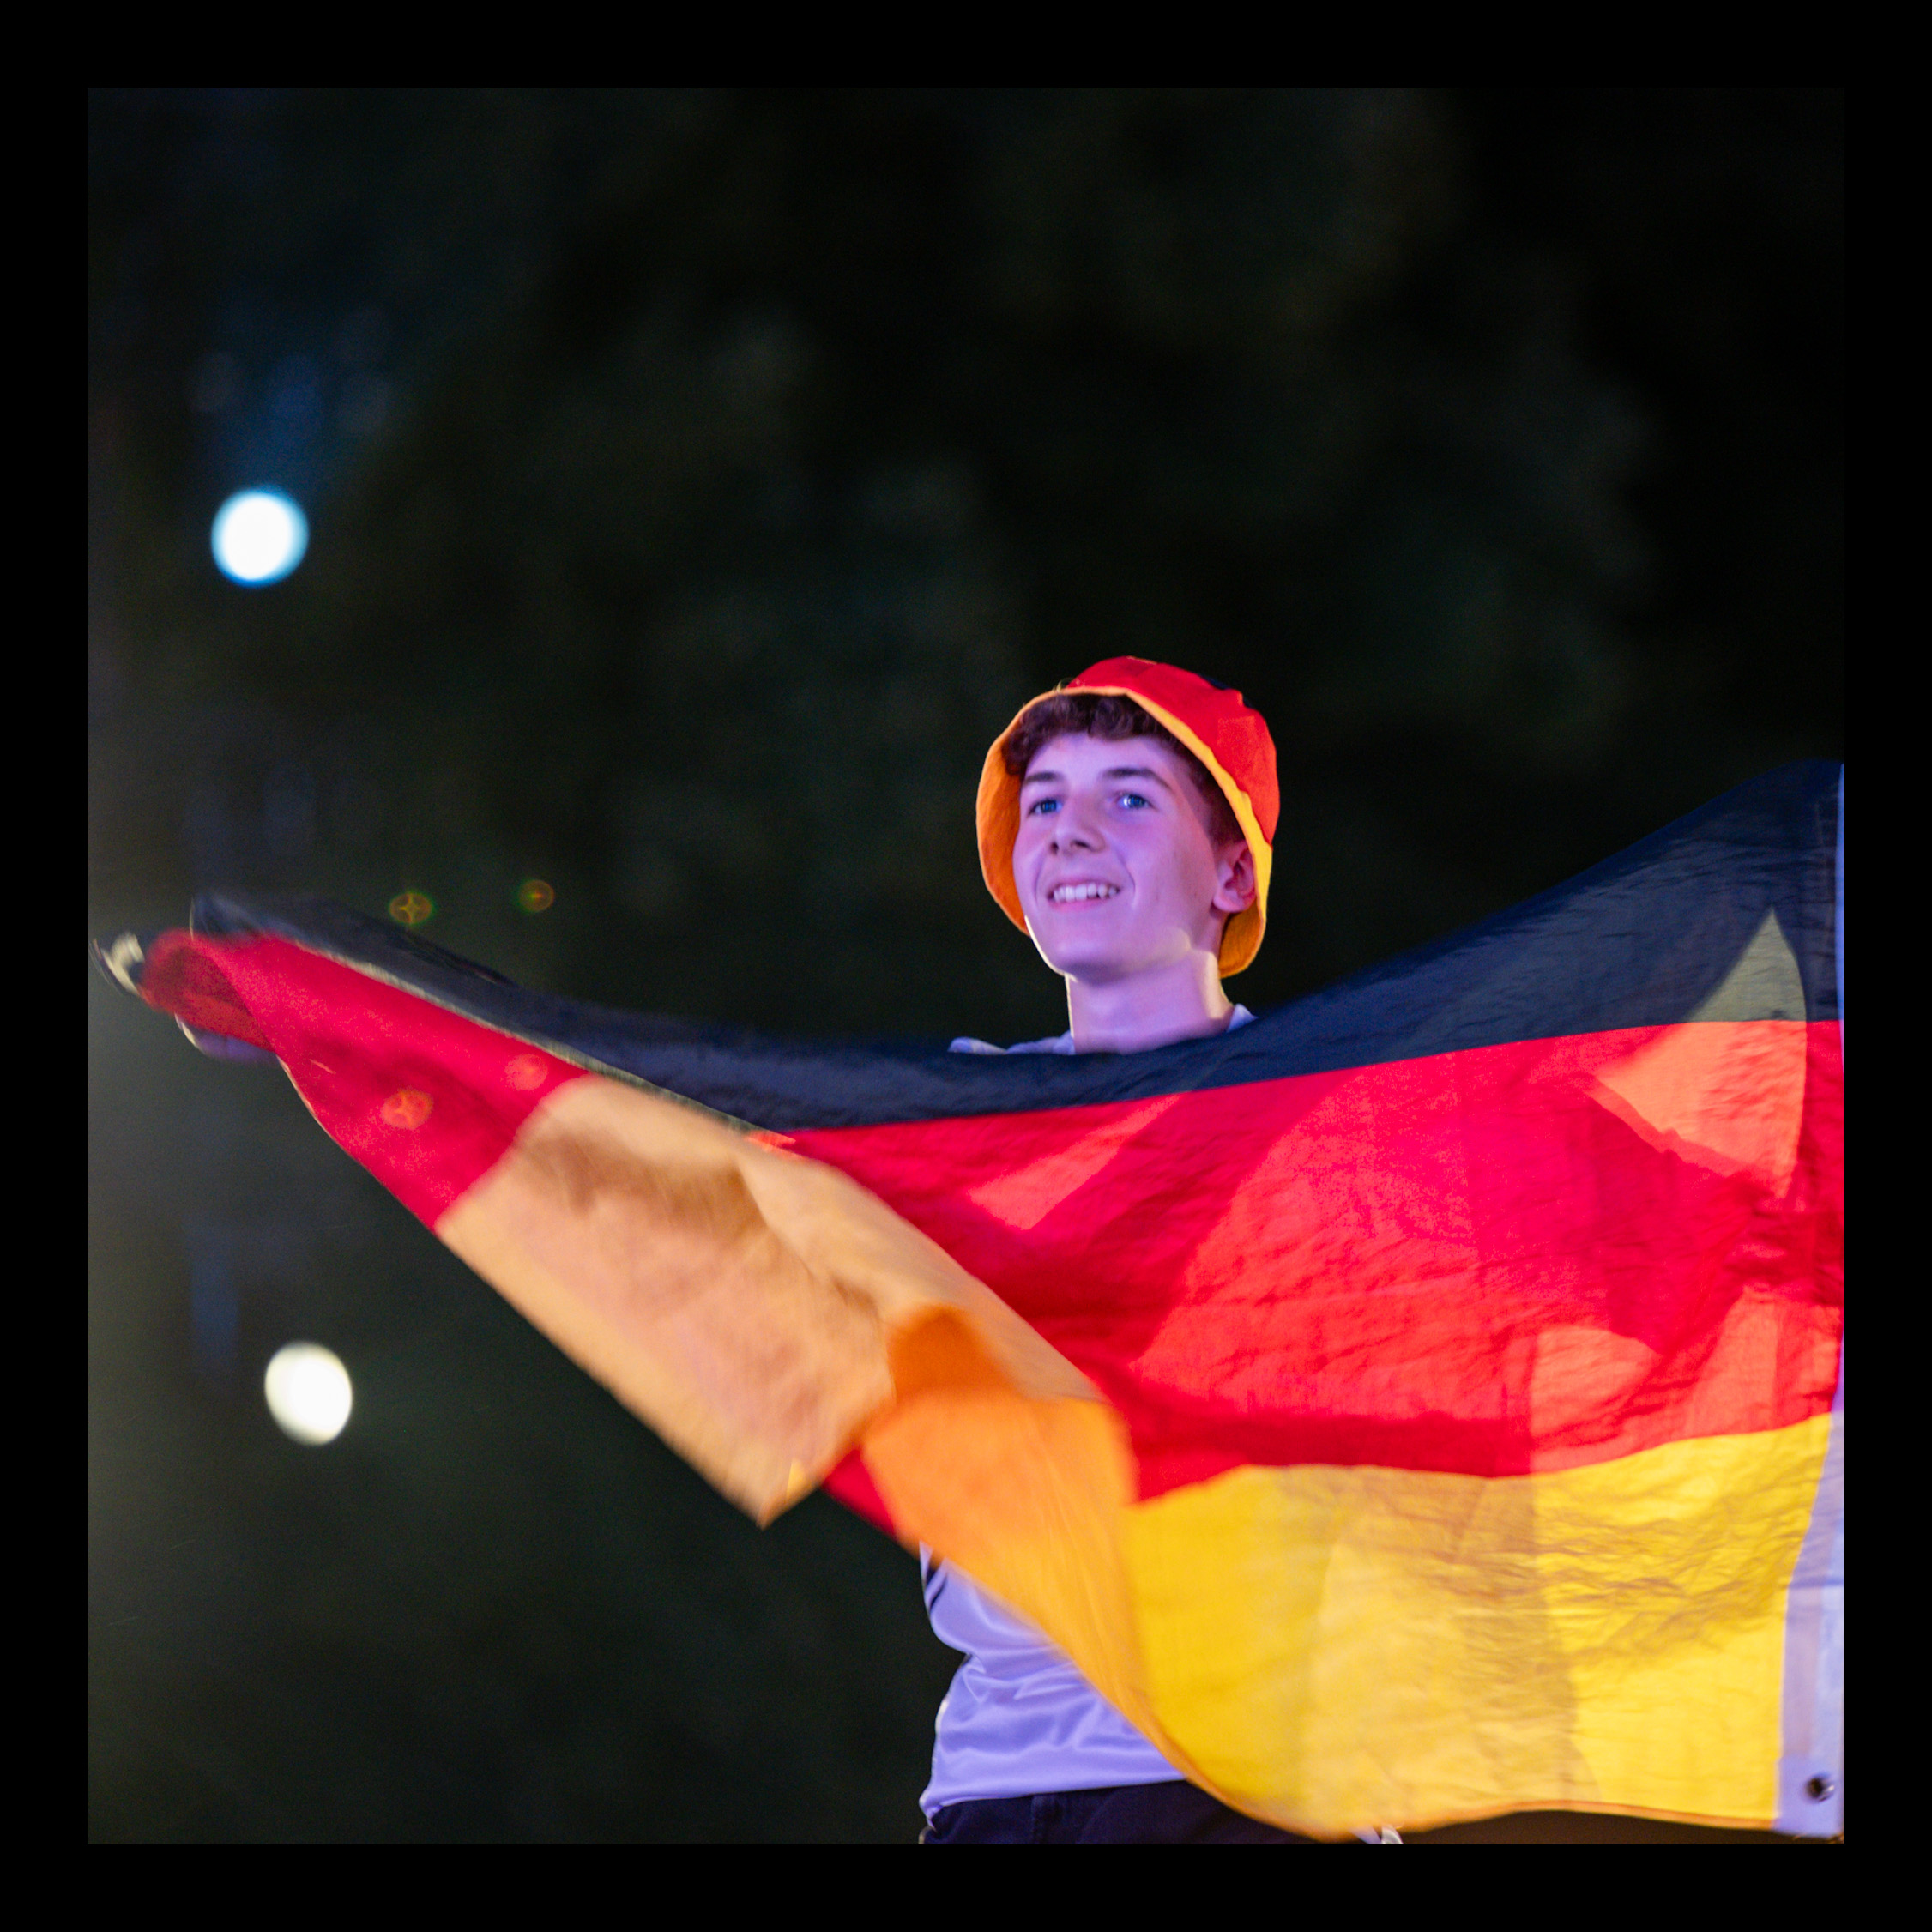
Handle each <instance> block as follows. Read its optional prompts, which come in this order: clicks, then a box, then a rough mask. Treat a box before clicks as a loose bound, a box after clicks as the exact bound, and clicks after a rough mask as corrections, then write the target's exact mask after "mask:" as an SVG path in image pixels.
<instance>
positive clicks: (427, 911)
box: [389, 892, 436, 926]
mask: <svg viewBox="0 0 1932 1932" xmlns="http://www.w3.org/2000/svg"><path fill="white" fill-rule="evenodd" d="M435 910H436V901H435V900H434V899H432V898H431V897H430V896H429V894H428V893H426V892H398V893H397V894H396V896H395V897H394V898H393V899H391V900H390V901H389V917H390V918H391V919H393V920H395V922H396V923H397V924H398V925H399V926H420V925H421V924H422V922H423V921H425V920H426V919H427V918H428V917H429V916H430V915H431V914H432V913H433V912H434V911H435Z"/></svg>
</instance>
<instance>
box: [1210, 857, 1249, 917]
mask: <svg viewBox="0 0 1932 1932" xmlns="http://www.w3.org/2000/svg"><path fill="white" fill-rule="evenodd" d="M1253 903H1254V854H1253V853H1252V852H1250V851H1249V850H1248V848H1247V840H1246V839H1243V840H1242V841H1241V843H1240V844H1239V845H1224V846H1223V847H1222V848H1221V850H1220V852H1219V853H1218V854H1217V856H1216V859H1215V889H1214V909H1215V910H1216V911H1217V912H1229V913H1233V912H1246V911H1247V909H1248V908H1249V907H1250V906H1252V905H1253Z"/></svg>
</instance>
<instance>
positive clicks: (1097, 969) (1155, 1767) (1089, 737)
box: [921, 658, 1310, 1844]
mask: <svg viewBox="0 0 1932 1932" xmlns="http://www.w3.org/2000/svg"><path fill="white" fill-rule="evenodd" d="M1277 809H1278V794H1277V783H1276V773H1275V748H1274V741H1273V740H1272V739H1271V737H1270V735H1269V733H1268V728H1267V726H1266V724H1265V722H1264V721H1263V720H1262V718H1261V716H1260V715H1259V713H1258V712H1255V711H1253V710H1251V709H1248V707H1247V705H1246V704H1244V703H1242V701H1241V693H1240V692H1239V691H1229V690H1226V689H1225V688H1223V687H1222V686H1219V685H1212V684H1211V683H1210V682H1209V681H1208V680H1207V679H1204V678H1197V677H1195V676H1194V675H1192V673H1189V672H1186V671H1180V670H1177V669H1175V668H1174V667H1172V666H1169V665H1160V664H1153V663H1150V662H1148V661H1146V660H1144V659H1140V658H1113V659H1109V660H1108V661H1105V662H1102V663H1100V664H1096V665H1095V666H1093V667H1091V668H1090V670H1087V671H1084V672H1082V673H1081V674H1080V675H1079V676H1078V678H1075V679H1072V680H1071V681H1070V682H1069V683H1068V684H1066V685H1062V686H1061V687H1060V690H1059V691H1054V692H1050V693H1048V695H1046V696H1045V697H1039V698H1036V699H1035V700H1034V702H1033V703H1030V704H1029V705H1028V706H1027V707H1026V708H1025V709H1023V711H1022V712H1021V713H1020V715H1018V717H1017V718H1016V719H1015V720H1014V721H1013V722H1012V724H1011V725H1010V726H1009V727H1008V728H1007V729H1006V730H1005V732H1004V733H1003V734H1001V736H1000V738H999V740H998V741H997V742H996V743H995V744H994V746H993V749H992V751H991V752H989V753H988V755H987V767H986V774H985V776H984V778H983V779H982V781H981V787H980V800H979V819H980V855H981V863H982V866H984V868H985V872H986V878H987V885H988V887H989V888H990V889H991V891H992V892H993V897H995V898H996V899H998V900H999V903H1000V904H1001V905H1002V906H1003V907H1004V908H1005V910H1006V913H1007V915H1008V916H1009V917H1011V919H1012V920H1013V921H1015V923H1016V924H1018V925H1020V926H1022V927H1024V929H1025V930H1026V932H1027V933H1029V935H1030V936H1031V938H1032V939H1033V942H1034V944H1035V945H1036V946H1038V947H1039V949H1040V954H1041V957H1042V958H1043V959H1044V960H1045V961H1046V962H1047V963H1048V966H1050V967H1051V968H1052V969H1053V970H1054V972H1056V973H1058V974H1059V975H1060V977H1061V978H1062V979H1064V980H1065V981H1066V998H1067V1012H1068V1017H1069V1019H1070V1022H1071V1024H1070V1025H1069V1027H1068V1029H1067V1031H1066V1032H1065V1033H1063V1034H1061V1035H1060V1036H1059V1037H1058V1038H1057V1039H1052V1040H1036V1041H1029V1042H1027V1043H1026V1044H1024V1045H1023V1046H1017V1047H1012V1048H1006V1049H1005V1051H1008V1052H1011V1053H1016V1054H1038V1053H1054V1054H1084V1053H1138V1052H1140V1051H1143V1050H1144V1049H1146V1048H1153V1047H1166V1046H1171V1045H1173V1044H1174V1043H1175V1042H1176V1041H1185V1040H1193V1039H1199V1038H1204V1037H1206V1036H1208V1035H1214V1034H1218V1033H1224V1032H1226V1031H1227V1030H1228V1029H1229V1028H1230V1027H1235V1026H1241V1025H1243V1024H1245V1023H1247V1021H1249V1020H1251V1019H1252V1018H1253V1017H1254V1016H1253V1014H1252V1013H1250V1012H1249V1011H1247V1008H1246V1007H1245V1006H1238V1005H1233V1004H1232V1003H1231V1002H1230V1001H1229V999H1228V997H1227V995H1226V994H1225V993H1223V991H1222V987H1221V981H1222V977H1223V975H1224V974H1227V973H1230V972H1237V971H1239V970H1240V969H1241V967H1243V966H1245V965H1247V963H1248V962H1249V961H1250V960H1251V959H1253V957H1254V954H1255V952H1256V951H1257V950H1258V949H1259V945H1260V942H1261V933H1262V929H1263V927H1264V925H1265V921H1266V916H1267V884H1268V869H1269V861H1270V860H1271V856H1272V852H1271V841H1272V836H1273V833H1274V830H1275V819H1276V814H1277ZM953 1047H954V1050H955V1051H956V1052H961V1053H980V1054H993V1053H999V1052H1000V1051H1001V1050H1002V1049H1001V1048H998V1047H993V1046H989V1045H987V1043H986V1042H985V1041H979V1040H957V1041H954V1042H953ZM921 1567H922V1570H923V1573H924V1579H925V1588H926V1604H927V1612H928V1614H929V1615H931V1617H932V1620H933V1631H934V1633H935V1634H937V1636H938V1637H939V1640H940V1641H941V1642H942V1643H944V1644H946V1645H950V1646H951V1648H952V1649H954V1650H957V1651H964V1652H965V1653H966V1661H965V1663H963V1665H961V1667H960V1669H959V1672H958V1675H957V1676H955V1677H954V1679H953V1681H952V1687H951V1691H950V1692H949V1693H948V1694H947V1695H946V1698H945V1702H944V1703H942V1704H941V1705H940V1706H939V1721H938V1724H937V1727H936V1736H935V1741H934V1748H933V1778H932V1782H931V1784H928V1786H927V1790H926V1792H925V1795H924V1796H923V1797H922V1798H921V1807H922V1808H923V1809H924V1810H925V1812H926V1814H927V1820H928V1823H927V1828H926V1830H925V1832H923V1833H922V1834H921V1843H922V1844H1297V1843H1307V1842H1310V1841H1308V1840H1305V1839H1298V1838H1295V1835H1294V1834H1293V1833H1290V1832H1282V1831H1277V1830H1275V1829H1274V1828H1272V1827H1271V1826H1266V1825H1263V1824H1260V1823H1258V1822H1257V1821H1256V1820H1253V1819H1251V1818H1247V1817H1245V1816H1243V1815H1242V1814H1241V1813H1239V1812H1236V1811H1234V1810H1232V1809H1230V1808H1229V1807H1228V1806H1226V1805H1224V1804H1222V1803H1221V1802H1219V1801H1218V1800H1217V1799H1215V1798H1212V1797H1210V1796H1208V1794H1207V1793H1206V1792H1204V1791H1203V1790H1199V1789H1198V1787H1196V1786H1195V1785H1192V1784H1188V1783H1186V1781H1185V1780H1184V1779H1182V1778H1180V1775H1179V1773H1177V1772H1176V1771H1175V1770H1174V1766H1172V1765H1170V1764H1169V1763H1168V1761H1167V1760H1166V1759H1165V1758H1163V1757H1162V1755H1161V1754H1160V1753H1159V1752H1158V1751H1156V1749H1155V1748H1154V1747H1153V1745H1152V1744H1150V1742H1148V1740H1147V1739H1146V1738H1145V1737H1144V1736H1142V1735H1141V1734H1140V1732H1139V1731H1138V1730H1135V1728H1134V1727H1133V1726H1132V1724H1129V1723H1128V1722H1127V1720H1126V1718H1123V1717H1122V1716H1121V1715H1120V1712H1117V1711H1115V1710H1114V1708H1113V1706H1110V1705H1108V1703H1107V1702H1106V1701H1105V1700H1103V1699H1102V1698H1101V1696H1100V1695H1099V1694H1098V1693H1097V1692H1096V1691H1095V1690H1094V1689H1093V1687H1091V1686H1090V1684H1088V1683H1087V1681H1085V1679H1084V1678H1083V1677H1082V1676H1081V1675H1080V1673H1079V1672H1078V1670H1077V1669H1075V1668H1074V1666H1073V1665H1072V1663H1070V1662H1069V1661H1068V1659H1067V1658H1066V1656H1065V1655H1064V1654H1063V1653H1062V1652H1061V1651H1059V1650H1058V1649H1056V1648H1055V1647H1054V1645H1052V1644H1050V1643H1049V1642H1048V1640H1047V1639H1046V1638H1045V1637H1043V1636H1042V1635H1041V1633H1039V1632H1038V1631H1036V1630H1035V1629H1033V1628H1032V1627H1030V1626H1029V1625H1028V1624H1026V1623H1023V1622H1022V1621H1020V1620H1019V1619H1018V1618H1017V1617H1015V1616H1014V1615H1011V1613H1010V1612H1008V1611H1007V1610H1006V1609H1004V1608H1003V1607H1002V1606H1001V1605H1000V1604H999V1603H997V1602H995V1601H994V1600H993V1599H992V1598H991V1597H987V1595H986V1594H985V1593H984V1592H983V1591H980V1590H978V1589H977V1588H975V1585H973V1583H972V1581H971V1580H970V1579H969V1578H967V1577H965V1576H963V1575H962V1574H961V1573H959V1572H957V1571H956V1570H954V1569H953V1568H952V1567H951V1566H949V1565H947V1564H945V1563H943V1562H939V1561H934V1560H933V1558H932V1556H931V1555H930V1554H929V1553H922V1564H921Z"/></svg>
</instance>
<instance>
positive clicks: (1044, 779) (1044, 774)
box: [1020, 764, 1174, 792]
mask: <svg viewBox="0 0 1932 1932" xmlns="http://www.w3.org/2000/svg"><path fill="white" fill-rule="evenodd" d="M1101 776H1102V778H1151V779H1152V780H1153V781H1154V782H1155V783H1156V785H1159V786H1162V787H1163V788H1165V789H1167V790H1168V791H1170V792H1171V791H1172V790H1173V789H1174V787H1173V786H1172V785H1171V784H1170V783H1169V782H1168V776H1167V774H1166V773H1165V772H1162V771H1156V770H1155V769H1154V768H1153V766H1152V765H1150V764H1116V765H1110V766H1109V767H1108V769H1107V770H1105V771H1103V772H1102V773H1101ZM1065 783H1066V774H1065V773H1064V772H1060V771H1029V772H1028V773H1027V775H1026V776H1025V777H1024V778H1023V779H1022V780H1021V781H1020V789H1021V790H1022V791H1024V790H1025V789H1026V788H1027V787H1028V786H1029V785H1064V784H1065Z"/></svg>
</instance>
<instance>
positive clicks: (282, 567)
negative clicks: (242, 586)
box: [211, 490, 309, 583]
mask: <svg viewBox="0 0 1932 1932" xmlns="http://www.w3.org/2000/svg"><path fill="white" fill-rule="evenodd" d="M211 541H212V542H213V544H214V561H215V562H216V563H217V564H218V565H220V569H221V574H222V575H223V576H224V577H228V578H230V579H232V581H233V582H234V583H276V582H277V581H278V580H280V579H281V578H282V577H287V575H288V573H289V572H290V571H292V570H293V569H294V568H295V566H296V565H298V564H299V563H300V562H301V561H302V557H303V553H304V552H305V551H306V550H307V549H308V547H309V520H308V518H307V517H305V516H304V515H303V514H302V510H301V506H300V505H299V504H298V503H297V502H296V501H295V499H294V498H293V497H286V496H284V495H283V494H282V492H281V491H280V490H244V491H243V492H241V493H240V494H239V495H238V496H233V497H230V498H228V500H227V502H226V503H225V504H222V506H221V507H220V510H216V511H215V513H214V532H213V534H212V538H211Z"/></svg>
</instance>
